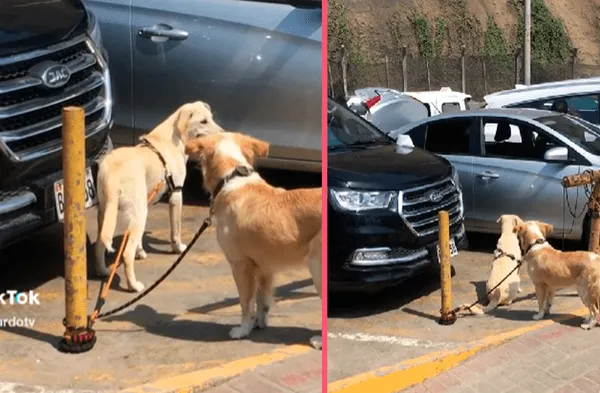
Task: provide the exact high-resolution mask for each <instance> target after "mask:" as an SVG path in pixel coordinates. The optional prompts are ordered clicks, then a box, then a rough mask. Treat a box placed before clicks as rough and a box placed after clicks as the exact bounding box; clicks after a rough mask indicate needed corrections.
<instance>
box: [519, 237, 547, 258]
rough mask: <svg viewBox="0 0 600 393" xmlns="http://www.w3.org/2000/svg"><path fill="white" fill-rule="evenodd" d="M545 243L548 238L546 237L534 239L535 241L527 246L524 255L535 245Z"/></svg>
mask: <svg viewBox="0 0 600 393" xmlns="http://www.w3.org/2000/svg"><path fill="white" fill-rule="evenodd" d="M544 243H546V239H544V238H539V239H537V240H536V241H534V242H533V243H531V244H530V245H529V246H528V247H527V249H526V250H525V252H524V253H523V255H525V254H527V253H528V252H529V251H531V249H532V248H533V247H534V246H537V245H540V244H544Z"/></svg>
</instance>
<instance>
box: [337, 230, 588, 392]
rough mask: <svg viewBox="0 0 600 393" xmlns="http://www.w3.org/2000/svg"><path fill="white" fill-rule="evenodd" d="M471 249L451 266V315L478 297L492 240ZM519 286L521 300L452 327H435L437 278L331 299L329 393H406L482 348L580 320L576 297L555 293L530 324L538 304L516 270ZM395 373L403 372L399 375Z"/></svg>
mask: <svg viewBox="0 0 600 393" xmlns="http://www.w3.org/2000/svg"><path fill="white" fill-rule="evenodd" d="M469 241H470V243H471V249H470V250H469V251H461V252H460V253H459V255H457V256H456V257H454V258H452V260H451V262H452V265H453V267H454V269H455V275H454V276H453V278H452V290H453V304H454V306H455V307H456V306H458V305H460V304H463V303H469V304H470V303H472V302H474V301H475V300H477V298H478V296H479V297H483V295H484V292H485V282H486V280H487V278H488V276H489V271H490V267H491V263H492V251H493V249H494V248H495V244H496V238H495V237H493V236H483V235H473V234H469ZM556 243H558V244H554V245H555V247H561V244H560V243H561V242H556ZM566 246H567V249H572V248H574V247H578V245H575V244H567V245H566ZM521 279H522V289H523V292H522V293H521V294H520V297H519V299H518V300H517V301H516V302H515V303H513V305H511V306H510V307H501V308H499V309H497V310H496V311H494V312H492V313H491V314H489V315H485V316H474V315H470V314H460V315H459V318H458V319H457V321H456V322H455V323H454V324H453V325H450V326H442V325H439V324H438V323H437V320H438V318H439V316H440V308H441V297H440V296H441V295H440V289H439V288H440V285H439V278H438V277H437V276H435V275H425V276H421V277H415V278H414V279H412V280H410V281H408V282H406V283H405V284H403V285H400V286H399V287H395V288H391V289H389V290H386V291H384V292H383V293H380V294H374V295H358V294H356V295H347V294H343V295H337V296H335V295H333V296H331V295H330V300H329V304H328V308H329V310H328V312H329V320H328V389H329V392H331V393H333V392H340V393H341V392H344V393H350V392H359V391H376V390H373V389H376V387H377V386H378V385H377V384H379V383H385V386H387V387H393V386H397V389H396V390H391V388H390V390H382V391H386V392H387V391H390V392H393V391H401V390H402V388H404V387H407V386H410V384H407V381H409V380H410V378H413V379H414V380H416V381H420V380H421V381H422V380H423V379H425V378H426V377H428V376H431V375H430V374H432V375H435V373H437V372H441V370H442V369H443V368H444V367H445V365H446V366H448V367H450V366H454V365H456V364H459V363H460V362H462V361H464V360H465V359H467V358H468V356H470V355H472V353H474V352H476V351H479V350H481V349H483V348H487V347H489V346H492V345H496V344H498V343H500V342H504V341H505V340H510V339H513V338H516V337H519V336H521V335H524V334H527V333H529V332H531V331H532V330H535V329H538V328H542V327H544V326H546V325H545V324H548V323H552V320H555V321H558V320H565V319H569V318H572V317H575V318H577V317H578V316H579V315H581V309H582V307H583V304H582V303H581V300H580V299H579V297H578V296H577V294H576V292H575V290H574V289H573V290H563V291H559V292H558V293H557V296H556V299H555V301H554V305H553V308H552V316H551V317H550V320H546V321H541V322H538V321H534V320H533V319H532V317H533V315H534V314H535V313H536V312H537V300H536V299H535V293H534V289H533V286H532V285H531V282H530V281H529V278H528V277H527V272H526V269H522V270H521ZM576 322H577V323H580V322H581V321H580V320H579V319H576ZM540 323H541V325H540ZM577 326H578V324H577ZM471 352H472V353H471ZM467 355H468V356H467ZM436 360H437V361H436ZM434 361H436V362H434ZM424 364H425V365H426V364H429V369H427V368H424V367H423V366H420V365H424ZM400 370H407V372H406V373H404V374H401V373H398V371H400ZM411 373H412V375H411ZM428 373H430V374H428ZM384 376H389V378H384ZM384 379H385V380H384ZM365 389H366V390H365ZM386 389H387V388H386ZM377 391H379V390H377Z"/></svg>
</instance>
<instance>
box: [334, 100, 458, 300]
mask: <svg viewBox="0 0 600 393" xmlns="http://www.w3.org/2000/svg"><path fill="white" fill-rule="evenodd" d="M327 148H328V193H329V198H328V208H327V211H328V229H327V231H328V232H327V233H328V234H327V236H328V256H327V261H328V262H327V266H328V287H329V289H330V290H331V291H340V290H352V291H372V290H377V289H380V288H382V287H385V286H389V285H393V284H397V283H400V282H402V281H403V280H406V279H408V278H410V277H412V276H414V275H416V274H419V273H421V272H423V271H426V270H427V268H432V267H434V268H436V267H437V266H438V261H439V255H438V247H437V246H438V236H439V234H438V225H439V224H438V212H439V211H440V210H442V209H444V210H447V211H448V212H449V215H450V236H451V249H452V255H453V256H454V255H456V253H457V252H458V250H461V249H464V248H466V247H467V245H468V244H467V239H466V236H465V231H464V225H463V202H462V191H461V188H460V184H459V182H458V177H457V174H456V172H455V171H454V169H453V167H452V165H451V164H450V163H449V162H448V161H447V160H446V159H445V158H442V157H440V156H436V155H434V154H431V153H428V152H426V151H424V150H422V149H419V148H410V147H399V146H397V145H396V144H395V143H394V141H393V140H392V139H391V138H389V137H388V136H386V135H385V134H384V133H383V132H382V131H380V130H379V129H377V128H376V127H375V126H373V125H372V124H371V123H369V122H367V121H366V120H364V119H363V118H361V117H360V116H358V115H357V114H356V113H354V112H353V111H351V110H349V109H347V108H345V107H344V106H343V105H341V104H339V103H337V102H335V101H334V100H333V99H329V100H328V147H327Z"/></svg>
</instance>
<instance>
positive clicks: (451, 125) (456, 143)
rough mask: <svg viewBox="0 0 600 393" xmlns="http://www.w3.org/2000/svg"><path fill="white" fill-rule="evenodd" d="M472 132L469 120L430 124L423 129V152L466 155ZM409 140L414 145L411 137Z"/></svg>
mask: <svg viewBox="0 0 600 393" xmlns="http://www.w3.org/2000/svg"><path fill="white" fill-rule="evenodd" d="M472 130H473V121H472V119H470V118H464V119H463V118H461V119H444V120H440V121H434V122H431V123H429V124H427V128H426V129H425V137H424V139H425V141H424V142H425V144H424V147H425V150H429V151H430V152H432V153H437V154H454V155H468V154H469V146H470V138H471V133H472ZM411 139H413V144H415V145H416V143H415V139H414V138H413V137H412V136H411Z"/></svg>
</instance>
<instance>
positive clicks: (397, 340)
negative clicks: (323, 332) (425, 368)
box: [327, 333, 455, 348]
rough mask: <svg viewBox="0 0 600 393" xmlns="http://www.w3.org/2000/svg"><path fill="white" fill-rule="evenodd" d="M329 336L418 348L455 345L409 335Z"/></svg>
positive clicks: (339, 334) (363, 334)
mask: <svg viewBox="0 0 600 393" xmlns="http://www.w3.org/2000/svg"><path fill="white" fill-rule="evenodd" d="M327 337H329V338H339V339H344V340H351V341H360V342H375V343H384V344H394V345H399V346H403V347H418V348H451V347H453V346H455V344H452V343H446V342H435V341H429V340H419V339H416V338H410V337H398V336H385V335H375V334H367V333H328V334H327Z"/></svg>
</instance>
